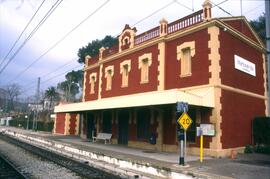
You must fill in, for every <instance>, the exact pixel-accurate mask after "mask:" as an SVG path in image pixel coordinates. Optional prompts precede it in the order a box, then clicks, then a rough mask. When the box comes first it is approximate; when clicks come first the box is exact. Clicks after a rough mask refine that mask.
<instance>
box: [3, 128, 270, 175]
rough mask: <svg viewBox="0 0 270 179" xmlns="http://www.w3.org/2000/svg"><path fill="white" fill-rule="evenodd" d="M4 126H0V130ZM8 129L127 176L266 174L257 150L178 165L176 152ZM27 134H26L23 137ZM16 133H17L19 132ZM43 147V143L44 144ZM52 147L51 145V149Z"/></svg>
mask: <svg viewBox="0 0 270 179" xmlns="http://www.w3.org/2000/svg"><path fill="white" fill-rule="evenodd" d="M3 129H4V127H0V131H1V130H3ZM5 129H7V130H9V131H13V132H16V133H17V134H22V135H21V137H22V138H29V140H31V141H33V140H35V139H38V140H36V141H37V142H39V143H42V141H45V143H46V142H47V146H50V145H51V146H52V147H51V148H53V146H54V148H55V150H56V149H57V148H59V150H60V151H63V150H66V151H65V152H66V153H69V154H70V155H71V156H74V155H78V157H79V158H80V159H82V160H88V159H89V157H90V156H91V157H92V158H91V160H90V161H95V162H93V163H94V164H97V163H98V162H101V163H102V166H105V165H106V162H107V164H108V166H107V169H108V170H109V168H113V169H115V170H116V168H117V171H118V172H120V173H121V171H123V170H122V169H124V171H125V172H126V173H128V172H130V176H132V175H136V174H138V175H139V176H141V178H179V177H180V176H181V178H194V177H195V178H258V177H257V176H262V177H259V178H267V177H268V178H269V176H270V156H268V155H260V154H251V155H248V154H241V155H238V158H237V159H234V160H232V159H228V158H221V159H217V158H209V157H207V158H205V159H204V161H203V163H202V164H201V163H200V162H199V156H190V155H188V156H186V158H185V162H186V166H179V165H178V159H179V154H176V153H167V152H157V151H149V150H142V149H134V148H129V147H127V146H121V145H113V144H104V143H92V142H90V141H86V140H83V139H81V138H79V137H77V136H62V135H52V134H50V133H45V132H32V131H26V130H23V129H18V128H12V127H8V128H7V127H5ZM26 136H27V137H26ZM17 137H20V135H19V136H18V135H17ZM45 147H46V145H45ZM53 150H54V149H53Z"/></svg>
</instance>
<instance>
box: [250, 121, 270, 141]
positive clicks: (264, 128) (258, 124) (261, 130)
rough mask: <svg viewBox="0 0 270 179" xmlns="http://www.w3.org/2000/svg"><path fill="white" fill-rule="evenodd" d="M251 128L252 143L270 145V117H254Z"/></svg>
mask: <svg viewBox="0 0 270 179" xmlns="http://www.w3.org/2000/svg"><path fill="white" fill-rule="evenodd" d="M252 128H253V139H254V144H256V145H260V144H264V145H270V117H256V118H255V119H254V120H253V122H252Z"/></svg>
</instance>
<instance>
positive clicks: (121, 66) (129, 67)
mask: <svg viewBox="0 0 270 179" xmlns="http://www.w3.org/2000/svg"><path fill="white" fill-rule="evenodd" d="M125 65H128V72H130V70H131V60H125V61H123V62H121V63H120V74H122V73H123V68H124V66H125Z"/></svg>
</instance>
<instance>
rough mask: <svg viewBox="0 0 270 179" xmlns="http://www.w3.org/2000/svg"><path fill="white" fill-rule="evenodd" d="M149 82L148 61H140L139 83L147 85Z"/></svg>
mask: <svg viewBox="0 0 270 179" xmlns="http://www.w3.org/2000/svg"><path fill="white" fill-rule="evenodd" d="M148 81H149V65H148V59H143V60H142V68H141V82H142V83H147V82H148Z"/></svg>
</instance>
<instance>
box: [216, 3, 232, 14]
mask: <svg viewBox="0 0 270 179" xmlns="http://www.w3.org/2000/svg"><path fill="white" fill-rule="evenodd" d="M224 2H226V1H224ZM211 4H213V5H214V7H218V8H219V9H220V10H222V11H223V12H225V13H226V14H228V15H230V16H233V15H232V14H231V13H229V12H228V11H226V10H225V9H223V8H222V7H220V6H219V5H220V4H221V3H220V4H215V3H213V1H211Z"/></svg>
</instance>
